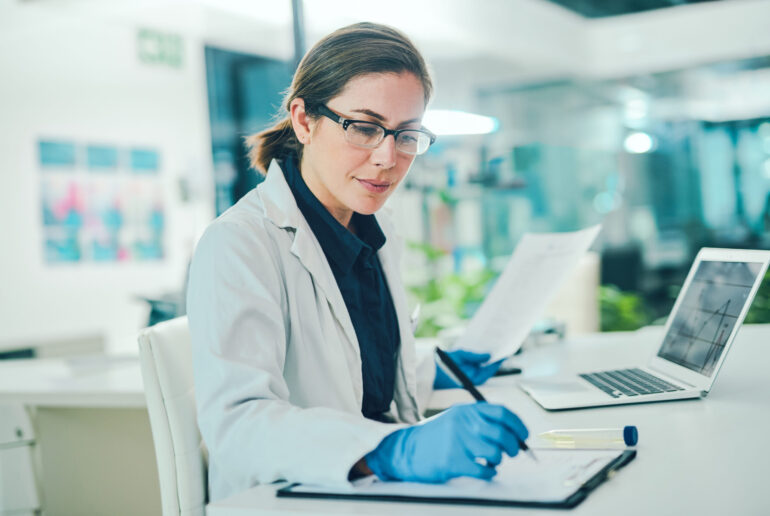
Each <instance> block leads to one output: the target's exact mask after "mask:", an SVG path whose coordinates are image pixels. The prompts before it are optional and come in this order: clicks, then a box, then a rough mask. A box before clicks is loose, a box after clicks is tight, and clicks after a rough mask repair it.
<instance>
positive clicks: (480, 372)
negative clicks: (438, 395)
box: [433, 349, 505, 389]
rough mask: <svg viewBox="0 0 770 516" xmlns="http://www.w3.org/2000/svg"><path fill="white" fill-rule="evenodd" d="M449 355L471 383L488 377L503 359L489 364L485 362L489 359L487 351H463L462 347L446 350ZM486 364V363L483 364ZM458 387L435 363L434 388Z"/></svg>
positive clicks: (478, 383)
mask: <svg viewBox="0 0 770 516" xmlns="http://www.w3.org/2000/svg"><path fill="white" fill-rule="evenodd" d="M447 355H449V356H450V357H451V358H452V360H454V363H455V364H457V366H458V367H459V368H460V370H461V371H462V372H463V373H465V376H467V377H468V379H470V381H471V382H473V385H481V384H482V383H484V382H486V381H487V380H488V379H489V378H491V377H492V376H494V374H495V373H496V372H497V370H498V369H500V365H502V363H503V362H504V361H505V359H503V360H498V361H497V362H492V363H491V364H486V362H487V361H488V360H489V357H490V354H489V353H474V352H473V351H465V350H464V349H457V350H455V351H448V352H447ZM484 364H486V365H484ZM457 387H460V384H458V383H457V382H456V381H455V380H454V379H453V378H452V377H451V376H449V375H448V374H447V373H446V372H445V371H444V370H443V369H442V368H441V367H439V366H438V364H436V379H435V380H433V388H434V389H454V388H457Z"/></svg>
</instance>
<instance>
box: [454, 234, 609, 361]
mask: <svg viewBox="0 0 770 516" xmlns="http://www.w3.org/2000/svg"><path fill="white" fill-rule="evenodd" d="M600 229H601V226H599V225H597V226H593V227H590V228H587V229H583V230H580V231H575V232H572V233H527V234H525V235H524V236H523V237H522V239H521V241H520V242H519V244H518V245H517V246H516V249H515V250H514V252H513V254H512V255H511V259H510V260H509V261H508V265H506V267H505V270H504V271H503V273H502V274H501V275H500V277H499V278H498V280H497V282H496V283H495V285H494V287H492V290H491V291H490V292H489V294H488V295H487V297H486V299H484V302H483V303H482V304H481V306H480V307H479V309H478V310H477V311H476V313H475V315H474V316H473V318H472V319H471V322H470V324H469V325H468V328H467V329H466V331H465V333H463V335H462V336H461V337H460V338H459V339H458V341H457V344H456V347H457V348H459V349H467V350H469V351H476V352H479V353H490V354H491V355H492V358H491V361H495V360H499V359H501V358H505V357H508V356H510V355H512V354H513V353H515V352H516V351H517V350H518V349H519V347H521V344H522V343H523V342H524V339H525V338H526V337H527V335H528V334H529V332H530V330H531V329H532V327H533V326H534V324H535V323H536V322H537V320H538V319H539V318H540V317H542V315H543V311H544V310H545V308H546V305H547V303H548V301H549V300H550V299H551V297H552V296H553V295H554V294H555V293H556V292H557V291H558V289H559V287H560V286H561V285H562V283H563V282H564V281H565V280H566V279H567V278H568V277H569V275H570V273H571V272H572V271H574V270H575V267H577V265H578V263H579V261H580V259H581V258H582V257H583V255H584V254H585V253H586V252H587V251H588V248H589V247H591V243H592V242H593V241H594V239H595V238H596V235H598V234H599V231H600Z"/></svg>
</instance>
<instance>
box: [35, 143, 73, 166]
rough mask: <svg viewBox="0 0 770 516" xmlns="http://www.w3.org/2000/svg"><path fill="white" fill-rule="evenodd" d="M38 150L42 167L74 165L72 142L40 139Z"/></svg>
mask: <svg viewBox="0 0 770 516" xmlns="http://www.w3.org/2000/svg"><path fill="white" fill-rule="evenodd" d="M38 150H39V152H40V166H41V168H43V169H47V168H58V167H64V168H74V167H75V144H74V143H72V142H56V141H47V140H41V141H39V142H38Z"/></svg>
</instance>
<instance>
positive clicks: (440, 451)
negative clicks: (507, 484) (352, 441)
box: [365, 402, 529, 482]
mask: <svg viewBox="0 0 770 516" xmlns="http://www.w3.org/2000/svg"><path fill="white" fill-rule="evenodd" d="M517 436H518V437H519V438H521V439H522V440H524V439H526V438H527V437H528V436H529V431H527V428H526V427H525V426H524V423H522V422H521V420H520V419H519V418H518V417H517V416H516V414H514V413H513V412H511V411H510V410H508V409H506V408H505V407H503V406H501V405H490V404H489V403H485V402H481V403H472V404H468V405H455V406H453V407H451V408H450V409H448V410H446V411H444V412H442V413H441V414H439V415H438V416H436V417H434V418H431V419H429V420H427V421H426V422H425V423H422V424H419V425H414V426H410V427H407V428H402V429H401V430H397V431H395V432H393V433H392V434H390V435H388V436H387V437H385V439H383V440H382V442H380V444H379V445H378V446H377V448H375V449H374V451H371V452H369V453H368V454H367V455H366V457H365V459H366V463H367V465H368V466H369V468H370V469H371V470H372V472H374V474H375V475H377V476H378V477H379V478H380V479H382V480H406V481H413V482H445V481H447V480H449V479H450V478H453V477H459V476H468V477H476V478H483V479H487V480H488V479H490V478H492V477H493V476H495V474H496V473H497V471H496V470H495V468H496V467H497V465H498V464H500V462H501V461H502V459H503V453H506V454H508V455H509V456H511V457H513V456H514V455H516V454H517V453H518V452H519V441H518V439H517ZM476 459H483V460H484V461H486V464H483V461H482V463H479V462H477V460H476Z"/></svg>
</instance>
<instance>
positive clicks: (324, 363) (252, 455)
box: [187, 161, 435, 500]
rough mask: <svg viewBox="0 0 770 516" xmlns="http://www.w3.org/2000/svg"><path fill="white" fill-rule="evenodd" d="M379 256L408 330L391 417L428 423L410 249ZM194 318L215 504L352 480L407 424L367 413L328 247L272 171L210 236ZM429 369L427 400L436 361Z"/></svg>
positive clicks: (192, 304)
mask: <svg viewBox="0 0 770 516" xmlns="http://www.w3.org/2000/svg"><path fill="white" fill-rule="evenodd" d="M377 220H378V222H379V224H380V226H381V227H382V230H383V232H384V233H385V236H386V238H387V242H386V243H385V245H383V246H382V248H381V249H380V250H379V252H378V256H379V259H380V262H381V264H382V268H383V272H384V274H385V277H386V279H387V283H388V286H389V289H390V293H391V297H392V298H393V303H394V305H395V310H396V314H397V317H398V322H399V328H400V332H399V333H400V337H401V345H400V353H399V359H398V364H397V371H396V381H395V392H394V401H393V404H392V406H391V413H392V416H393V417H394V418H395V419H396V420H397V421H399V422H401V423H414V422H417V421H418V420H419V419H420V413H421V410H420V407H419V402H418V374H417V369H418V364H417V357H416V353H415V346H414V337H413V335H412V330H411V323H410V320H409V314H408V307H407V300H406V295H405V292H404V288H403V286H402V283H401V281H400V278H399V251H400V247H401V246H400V243H399V241H398V238H397V237H396V236H395V235H394V234H393V230H392V227H391V225H390V224H389V223H388V221H387V219H386V218H385V217H383V216H382V215H381V214H379V213H378V214H377ZM187 310H188V315H189V321H190V331H191V334H192V348H193V370H194V377H195V397H196V402H197V406H198V424H199V427H200V431H201V434H202V436H203V440H204V442H205V443H206V446H207V447H208V450H209V493H210V499H211V500H218V499H221V498H224V497H227V496H229V495H232V494H234V493H236V492H239V491H242V490H244V489H246V488H248V487H251V486H253V485H256V484H258V483H268V482H273V481H275V480H278V479H286V480H290V481H295V482H306V483H324V484H336V485H340V484H345V483H347V477H348V472H349V471H350V469H351V467H352V466H353V465H354V464H355V463H356V461H358V460H359V459H360V458H361V457H363V456H364V455H365V454H366V453H368V452H369V451H371V450H373V449H374V448H375V447H376V446H377V444H379V442H380V441H381V440H382V439H383V438H384V437H385V436H386V435H388V434H389V433H391V432H393V431H394V430H396V429H397V428H398V426H394V425H393V424H384V423H379V422H375V421H371V420H368V419H365V418H364V417H363V416H362V415H361V404H362V399H363V381H362V373H361V355H360V350H359V347H358V340H357V339H356V334H355V330H354V329H353V324H352V322H351V320H350V316H349V315H348V311H347V308H346V306H345V302H344V300H343V298H342V294H341V293H340V290H339V288H338V287H337V282H336V280H335V278H334V275H333V274H332V271H331V269H330V267H329V264H328V262H327V260H326V257H325V256H324V253H323V251H322V249H321V246H320V244H319V243H318V241H317V240H316V238H315V235H314V234H313V232H312V230H311V229H310V226H309V225H308V224H307V221H306V220H305V218H304V217H303V216H302V213H301V212H300V210H299V208H298V207H297V204H296V202H295V200H294V196H293V194H292V192H291V190H290V189H289V186H288V184H287V183H286V180H285V178H284V176H283V171H282V170H281V168H280V167H279V166H278V164H277V163H276V162H275V161H274V162H273V163H272V164H271V165H270V168H269V170H268V174H267V178H266V179H265V181H264V182H263V183H262V184H260V185H259V186H258V187H257V188H255V189H254V190H252V191H251V192H249V193H248V194H246V195H245V196H244V197H243V199H241V200H240V201H239V202H238V203H237V204H235V206H233V207H232V208H230V209H229V210H227V211H226V212H225V213H223V214H222V215H221V216H220V217H219V218H218V219H217V220H215V221H214V222H213V223H212V224H211V225H210V226H209V227H208V229H207V230H206V232H205V233H204V235H203V237H202V238H201V240H200V242H199V243H198V246H197V248H196V251H195V256H194V258H193V261H192V265H191V268H190V282H189V287H188V297H187ZM419 369H420V375H419V376H420V383H421V387H420V394H421V397H422V398H425V397H426V393H429V392H430V386H431V385H432V383H433V378H434V375H435V366H434V365H433V361H432V359H429V358H428V357H426V359H425V360H423V361H422V365H421V366H420V367H419Z"/></svg>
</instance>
